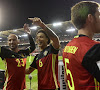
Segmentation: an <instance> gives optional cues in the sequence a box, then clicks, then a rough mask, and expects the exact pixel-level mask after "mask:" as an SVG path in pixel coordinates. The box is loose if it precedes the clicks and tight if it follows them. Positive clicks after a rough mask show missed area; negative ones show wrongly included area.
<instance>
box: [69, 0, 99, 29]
mask: <svg viewBox="0 0 100 90" xmlns="http://www.w3.org/2000/svg"><path fill="white" fill-rule="evenodd" d="M98 7H99V4H98V3H96V2H94V1H81V2H79V3H77V4H75V5H74V6H73V7H72V8H71V21H72V23H73V24H74V25H75V26H76V28H77V29H81V28H83V26H84V24H85V23H86V19H87V17H88V14H91V15H93V16H94V17H95V12H96V9H97V8H98Z"/></svg>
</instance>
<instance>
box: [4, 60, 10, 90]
mask: <svg viewBox="0 0 100 90" xmlns="http://www.w3.org/2000/svg"><path fill="white" fill-rule="evenodd" d="M4 61H5V65H6V72H5V77H6V81H5V83H4V89H3V90H6V87H7V82H8V78H9V75H8V70H7V63H6V60H5V59H4Z"/></svg>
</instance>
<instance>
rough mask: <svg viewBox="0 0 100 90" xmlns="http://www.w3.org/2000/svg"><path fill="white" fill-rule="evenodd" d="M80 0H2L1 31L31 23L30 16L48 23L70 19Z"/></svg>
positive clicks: (0, 8) (98, 0)
mask: <svg viewBox="0 0 100 90" xmlns="http://www.w3.org/2000/svg"><path fill="white" fill-rule="evenodd" d="M79 1H83V0H0V31H2V30H10V29H18V28H22V27H23V25H24V23H27V24H29V25H31V21H29V20H28V19H27V18H29V17H39V18H41V19H42V21H43V22H44V23H46V24H48V23H49V24H51V23H53V22H57V21H61V22H63V21H68V20H70V9H71V7H72V6H73V5H74V4H75V3H77V2H79ZM88 1H89V0H88ZM95 1H97V2H99V3H100V0H95Z"/></svg>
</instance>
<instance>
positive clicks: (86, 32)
mask: <svg viewBox="0 0 100 90" xmlns="http://www.w3.org/2000/svg"><path fill="white" fill-rule="evenodd" d="M78 34H83V35H86V36H88V37H89V38H90V39H92V37H93V35H94V33H93V32H92V31H91V30H89V29H86V28H85V29H80V30H78Z"/></svg>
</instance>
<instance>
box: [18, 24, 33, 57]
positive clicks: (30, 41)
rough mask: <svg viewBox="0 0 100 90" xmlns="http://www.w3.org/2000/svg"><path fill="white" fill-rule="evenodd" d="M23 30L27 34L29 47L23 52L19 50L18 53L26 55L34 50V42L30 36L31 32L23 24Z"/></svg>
mask: <svg viewBox="0 0 100 90" xmlns="http://www.w3.org/2000/svg"><path fill="white" fill-rule="evenodd" d="M23 28H24V31H25V32H26V33H27V34H28V38H29V43H30V46H29V47H28V48H27V49H25V50H21V51H20V52H21V53H25V54H26V55H28V54H29V53H31V52H32V51H34V50H35V42H34V40H33V38H32V36H31V31H30V29H29V27H28V24H24V26H23Z"/></svg>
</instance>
